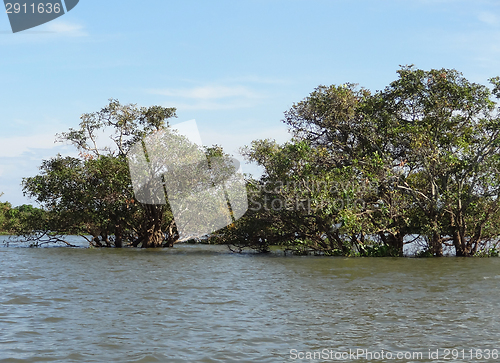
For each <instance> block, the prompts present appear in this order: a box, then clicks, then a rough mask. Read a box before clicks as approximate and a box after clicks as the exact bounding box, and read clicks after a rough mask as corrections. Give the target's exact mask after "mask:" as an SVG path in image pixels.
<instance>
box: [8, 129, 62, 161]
mask: <svg viewBox="0 0 500 363" xmlns="http://www.w3.org/2000/svg"><path fill="white" fill-rule="evenodd" d="M54 140H55V135H54V134H43V135H32V136H14V137H2V138H0V157H18V156H21V155H22V154H23V153H25V152H27V151H30V150H31V149H52V148H54V147H57V144H54Z"/></svg>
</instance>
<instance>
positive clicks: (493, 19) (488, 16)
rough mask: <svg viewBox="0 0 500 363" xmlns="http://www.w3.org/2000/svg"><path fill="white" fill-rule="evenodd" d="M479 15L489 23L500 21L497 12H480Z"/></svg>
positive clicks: (479, 17) (494, 23)
mask: <svg viewBox="0 0 500 363" xmlns="http://www.w3.org/2000/svg"><path fill="white" fill-rule="evenodd" d="M477 17H478V19H479V20H480V21H481V22H483V23H486V24H489V25H498V24H499V23H500V18H499V17H498V16H497V15H496V14H494V13H491V12H486V11H483V12H480V13H479V15H478V16H477Z"/></svg>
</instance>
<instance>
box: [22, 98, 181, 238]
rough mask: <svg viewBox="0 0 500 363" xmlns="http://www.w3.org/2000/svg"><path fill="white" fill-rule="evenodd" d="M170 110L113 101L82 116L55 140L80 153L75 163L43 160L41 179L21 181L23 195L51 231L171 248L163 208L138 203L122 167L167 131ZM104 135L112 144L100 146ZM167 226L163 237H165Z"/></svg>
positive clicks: (67, 159) (172, 232)
mask: <svg viewBox="0 0 500 363" xmlns="http://www.w3.org/2000/svg"><path fill="white" fill-rule="evenodd" d="M171 117H175V109H174V108H165V107H160V106H152V107H149V108H146V107H142V108H138V107H137V106H136V105H121V104H120V103H119V102H118V101H117V100H110V103H109V104H108V105H107V106H106V107H104V108H103V109H101V110H100V111H99V112H95V113H89V114H84V115H82V117H81V122H80V127H79V129H70V130H69V131H68V132H65V133H62V134H60V135H58V140H59V141H69V142H71V143H72V144H74V145H75V146H76V147H77V149H78V151H79V155H80V157H79V158H72V157H61V156H57V157H55V158H52V159H50V160H47V161H44V162H43V164H42V166H41V174H40V175H37V176H35V177H31V178H25V179H24V180H23V191H24V193H25V195H28V196H29V197H31V198H34V199H35V200H36V201H37V202H39V203H40V204H42V205H43V206H44V207H45V209H46V210H47V211H48V212H49V214H50V216H51V219H50V227H49V228H50V229H51V230H52V231H57V232H63V233H78V234H80V235H86V234H89V235H91V240H90V243H91V244H92V245H94V246H97V247H104V246H105V247H109V246H112V245H114V246H115V247H122V245H123V242H124V241H128V242H129V243H131V244H132V245H133V246H139V245H141V246H142V247H159V246H162V245H163V244H164V243H165V242H166V244H167V245H169V246H172V245H173V244H174V242H175V241H176V240H177V234H176V231H175V227H173V226H174V222H173V219H172V215H171V213H169V210H168V205H146V204H140V203H137V201H136V200H135V198H134V192H133V188H132V182H131V180H130V173H129V170H128V164H127V159H126V156H127V153H128V151H129V150H130V148H131V147H132V146H133V145H134V144H136V143H138V142H141V140H142V139H143V138H144V137H146V136H147V135H150V134H152V133H155V132H159V131H162V130H167V127H168V123H167V120H168V119H170V118H171ZM106 132H107V133H109V134H110V135H109V138H110V139H111V140H112V143H111V144H110V143H106V142H104V143H103V142H102V137H103V136H104V135H105V133H106ZM166 226H168V227H167V230H168V233H166V234H165V233H164V232H163V231H164V228H165V227H166Z"/></svg>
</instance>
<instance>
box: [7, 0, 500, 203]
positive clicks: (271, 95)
mask: <svg viewBox="0 0 500 363" xmlns="http://www.w3.org/2000/svg"><path fill="white" fill-rule="evenodd" d="M0 55H1V57H0V125H1V132H0V192H4V195H3V196H2V197H1V199H0V200H1V201H10V202H11V203H12V204H14V205H19V204H23V203H31V202H30V201H29V200H28V199H25V198H24V197H23V196H22V191H21V187H20V183H21V180H22V177H27V176H34V175H36V174H37V172H38V166H39V165H40V164H41V161H42V160H43V159H47V158H50V157H52V156H55V155H56V154H57V153H61V154H74V149H73V148H72V147H71V146H68V145H60V144H54V139H55V138H54V135H55V133H58V132H62V131H66V130H67V129H68V128H70V127H76V126H77V125H78V123H79V117H80V115H81V114H83V113H86V112H93V111H98V110H99V109H100V108H101V107H103V106H105V105H106V103H107V101H108V99H109V98H117V99H119V100H120V102H122V103H137V104H138V105H140V106H149V105H154V104H159V105H163V106H168V107H176V108H177V115H178V119H176V120H175V122H182V121H187V120H191V119H196V121H197V123H198V128H199V130H200V134H201V137H202V141H203V143H204V144H207V145H211V144H219V145H223V146H224V147H225V149H226V151H227V152H229V153H232V154H234V155H235V156H236V157H238V156H237V149H238V147H240V146H243V145H245V144H249V143H250V142H251V141H252V140H254V139H258V138H275V139H276V140H278V141H280V142H282V141H285V140H286V139H287V138H288V137H289V136H288V134H287V130H286V127H285V125H283V124H282V123H281V119H282V118H283V112H284V111H286V110H287V109H289V108H290V107H291V106H292V104H293V103H294V102H298V101H300V100H301V99H303V98H304V97H306V96H307V95H308V94H309V93H310V92H311V91H312V90H313V89H314V88H315V87H317V86H318V85H320V84H325V85H329V84H342V83H345V82H352V83H359V84H360V85H361V86H364V87H367V88H369V89H371V90H373V91H375V90H378V89H382V88H384V87H385V86H386V85H387V84H388V83H389V82H391V81H393V80H394V79H396V70H397V69H398V68H399V65H404V64H415V65H416V66H417V67H419V68H423V69H431V68H456V69H458V70H459V71H461V72H463V73H464V75H465V77H467V78H468V79H470V80H472V81H475V82H479V83H486V82H487V79H488V78H490V77H493V76H496V75H500V2H498V1H481V0H479V1H458V0H457V1H454V0H447V1H446V0H432V1H431V0H412V1H410V0H408V1H402V0H400V1H396V0H387V1H383V0H382V1H374V0H371V1H355V0H349V1H343V0H265V1H261V0H182V1H181V0H148V1H138V0H134V1H132V0H114V1H113V0H111V1H90V0H80V3H79V4H78V6H77V7H75V8H74V9H73V10H72V11H71V12H69V13H68V14H66V15H64V16H62V17H60V18H58V19H56V20H54V21H52V22H50V23H47V24H45V25H42V26H39V27H37V28H33V29H32V30H28V31H24V32H20V33H16V34H13V33H12V32H11V30H10V25H9V22H8V17H7V14H4V15H2V16H0ZM244 171H249V172H255V171H256V169H255V168H254V167H249V166H247V168H246V169H245V168H244Z"/></svg>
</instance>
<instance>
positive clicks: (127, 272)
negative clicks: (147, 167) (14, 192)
mask: <svg viewBox="0 0 500 363" xmlns="http://www.w3.org/2000/svg"><path fill="white" fill-rule="evenodd" d="M0 268H1V270H0V362H2V363H4V362H329V361H332V362H333V361H356V362H367V361H372V362H373V361H377V362H450V361H453V362H471V361H477V362H486V361H491V362H495V361H500V358H497V359H495V358H494V352H493V351H490V354H492V353H493V356H490V357H489V359H487V358H485V355H483V356H482V358H481V359H476V358H475V355H474V354H476V353H477V352H476V351H472V354H473V355H474V356H473V358H472V359H471V358H470V357H469V356H468V354H470V351H469V350H470V349H481V350H483V351H482V352H481V354H485V353H484V351H485V350H486V349H490V350H493V349H500V322H499V314H500V309H499V308H500V292H499V291H500V289H499V286H500V259H498V258H485V259H479V258H469V259H466V258H454V257H453V258H452V257H447V258H441V259H410V258H331V257H284V256H278V255H266V256H262V255H254V254H232V253H229V252H228V251H227V249H226V248H225V247H221V246H203V245H202V246H200V245H177V246H176V247H175V248H173V249H158V250H140V249H121V250H119V249H83V248H79V249H72V248H38V249H34V248H16V247H9V248H5V247H2V248H0ZM358 349H360V350H363V351H364V350H367V351H368V352H367V353H372V357H373V359H371V360H370V359H366V357H364V356H363V355H361V354H359V355H357V356H355V358H358V359H355V358H353V357H354V356H353V355H351V356H347V355H346V354H347V353H346V352H349V350H351V352H353V353H355V352H356V350H358ZM429 349H430V350H431V353H432V354H433V355H432V357H431V356H429ZM436 349H440V350H439V351H438V352H437V353H438V355H437V356H436V354H435V353H436ZM445 349H450V352H449V353H448V355H446V353H447V352H446V351H445ZM451 349H457V351H454V353H456V352H459V353H457V354H459V356H457V357H456V359H453V356H452V351H451ZM462 350H464V351H462ZM358 352H361V351H358ZM382 352H383V353H382ZM405 352H407V358H408V359H404V358H403V359H398V358H397V356H396V355H397V354H398V353H405ZM415 352H421V353H422V356H421V357H420V356H418V355H414V356H413V358H411V357H410V356H409V355H408V354H410V353H411V354H414V353H415ZM462 352H463V353H462ZM314 353H316V354H317V355H316V358H318V359H315V360H314V359H313V360H310V359H306V358H307V357H308V356H307V354H314ZM377 353H378V356H377ZM388 353H390V354H392V355H393V357H392V358H393V359H392V360H391V359H387V356H386V355H387V354H388ZM320 354H322V356H320ZM342 354H344V355H343V357H344V358H345V359H342ZM373 354H374V355H373ZM382 354H384V355H383V357H382ZM462 354H463V355H464V356H463V357H462ZM327 355H328V356H327ZM377 357H378V358H377ZM478 357H479V356H478ZM497 357H498V356H497ZM300 358H304V359H300ZM445 358H449V359H445Z"/></svg>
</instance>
